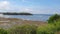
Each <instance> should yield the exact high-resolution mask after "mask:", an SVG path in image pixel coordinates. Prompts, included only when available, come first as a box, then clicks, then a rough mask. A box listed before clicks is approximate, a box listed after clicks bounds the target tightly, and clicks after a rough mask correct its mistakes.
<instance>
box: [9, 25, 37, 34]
mask: <svg viewBox="0 0 60 34" xmlns="http://www.w3.org/2000/svg"><path fill="white" fill-rule="evenodd" d="M9 33H10V34H36V26H32V25H22V26H16V27H14V28H11V29H10V30H9Z"/></svg>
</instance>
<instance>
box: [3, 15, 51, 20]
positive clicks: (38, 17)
mask: <svg viewBox="0 0 60 34" xmlns="http://www.w3.org/2000/svg"><path fill="white" fill-rule="evenodd" d="M4 16H5V17H6V18H18V19H25V20H33V21H47V20H48V18H49V17H50V16H51V15H48V14H34V15H4Z"/></svg>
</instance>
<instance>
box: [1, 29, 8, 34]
mask: <svg viewBox="0 0 60 34" xmlns="http://www.w3.org/2000/svg"><path fill="white" fill-rule="evenodd" d="M0 34H8V32H7V30H4V29H2V28H0Z"/></svg>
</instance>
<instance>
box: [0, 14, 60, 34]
mask: <svg viewBox="0 0 60 34" xmlns="http://www.w3.org/2000/svg"><path fill="white" fill-rule="evenodd" d="M56 32H60V15H58V14H55V15H53V16H51V17H50V18H49V20H48V24H46V25H43V26H36V25H28V24H26V25H20V26H14V27H12V28H10V29H8V30H5V29H0V34H57V33H56ZM59 34H60V33H59Z"/></svg>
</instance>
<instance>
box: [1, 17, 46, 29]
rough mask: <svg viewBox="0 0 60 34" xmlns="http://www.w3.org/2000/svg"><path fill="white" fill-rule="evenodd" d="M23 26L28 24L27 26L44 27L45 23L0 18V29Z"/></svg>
mask: <svg viewBox="0 0 60 34" xmlns="http://www.w3.org/2000/svg"><path fill="white" fill-rule="evenodd" d="M23 24H29V25H32V24H33V25H36V26H38V25H45V24H47V23H46V22H43V21H31V20H23V19H16V18H0V27H1V28H5V29H7V28H10V27H13V26H16V25H23Z"/></svg>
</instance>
